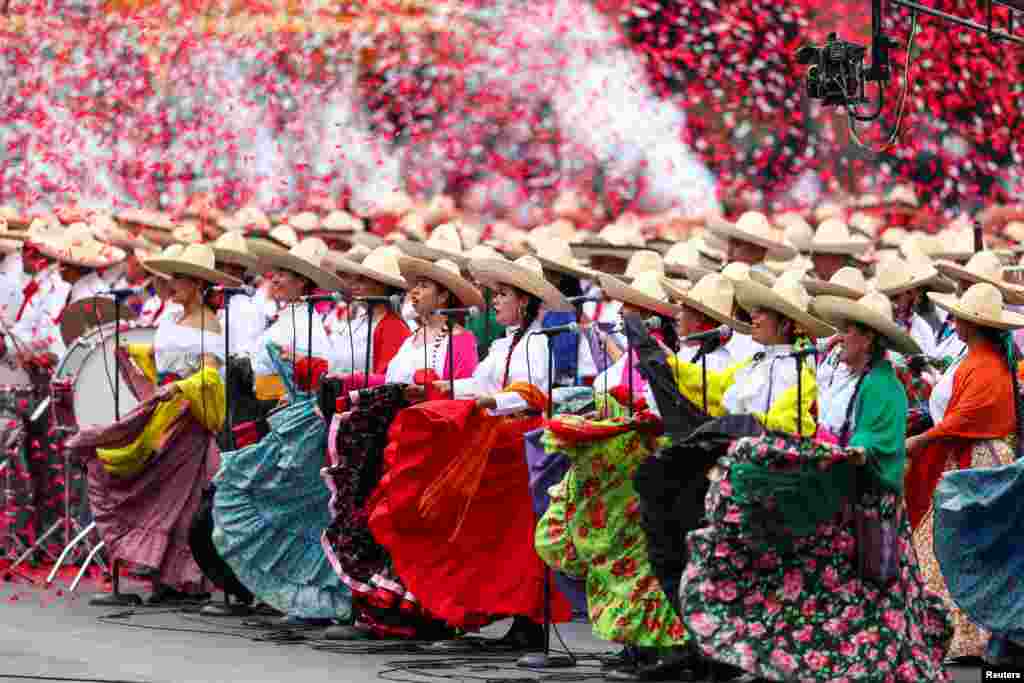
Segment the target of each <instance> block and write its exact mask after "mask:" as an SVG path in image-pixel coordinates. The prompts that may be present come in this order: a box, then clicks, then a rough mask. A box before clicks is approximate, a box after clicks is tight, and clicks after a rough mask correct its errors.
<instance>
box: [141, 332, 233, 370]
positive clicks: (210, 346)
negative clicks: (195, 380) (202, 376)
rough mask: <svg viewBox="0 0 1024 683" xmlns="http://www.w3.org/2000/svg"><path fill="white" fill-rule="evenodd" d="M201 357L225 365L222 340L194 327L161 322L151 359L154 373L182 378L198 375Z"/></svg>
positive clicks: (154, 339)
mask: <svg viewBox="0 0 1024 683" xmlns="http://www.w3.org/2000/svg"><path fill="white" fill-rule="evenodd" d="M203 354H210V355H211V356H215V357H216V358H217V359H218V360H220V362H221V363H223V362H224V337H223V336H222V335H219V334H214V333H213V332H209V331H204V330H200V329H197V328H195V327H187V326H185V325H180V324H179V323H178V322H177V321H175V320H166V319H165V320H164V321H163V322H161V323H160V326H159V327H157V328H156V336H155V337H154V338H153V355H154V356H155V359H156V371H157V372H159V373H161V374H163V373H167V372H171V373H174V374H175V375H178V376H179V377H181V378H183V379H184V378H186V377H189V376H191V375H193V374H195V373H196V372H198V371H199V369H200V367H201V366H202V357H203Z"/></svg>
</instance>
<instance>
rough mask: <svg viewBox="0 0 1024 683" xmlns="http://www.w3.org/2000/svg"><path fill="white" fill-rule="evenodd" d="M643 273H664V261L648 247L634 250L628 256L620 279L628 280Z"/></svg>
mask: <svg viewBox="0 0 1024 683" xmlns="http://www.w3.org/2000/svg"><path fill="white" fill-rule="evenodd" d="M644 273H657V274H658V275H664V274H665V261H664V259H662V257H661V254H659V253H658V252H656V251H651V250H650V249H644V250H642V251H637V252H634V253H633V255H632V256H630V257H629V262H628V263H627V264H626V272H625V273H623V274H622V276H621V279H623V280H626V281H627V282H628V281H630V280H634V279H636V278H637V277H639V276H640V275H642V274H644Z"/></svg>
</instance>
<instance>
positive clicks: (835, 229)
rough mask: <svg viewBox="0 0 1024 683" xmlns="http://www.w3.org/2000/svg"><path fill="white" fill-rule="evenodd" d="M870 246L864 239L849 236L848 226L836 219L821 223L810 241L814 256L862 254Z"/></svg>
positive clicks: (858, 236)
mask: <svg viewBox="0 0 1024 683" xmlns="http://www.w3.org/2000/svg"><path fill="white" fill-rule="evenodd" d="M870 246H871V242H870V241H868V239H867V238H866V237H862V236H860V235H851V234H850V226H848V225H847V224H846V223H845V222H844V221H841V220H839V219H838V218H830V219H828V220H826V221H823V222H822V223H821V225H819V226H818V229H817V231H815V233H814V237H813V238H812V239H811V253H814V254H842V255H855V254H863V253H864V252H865V251H867V249H868V247H870Z"/></svg>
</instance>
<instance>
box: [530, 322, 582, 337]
mask: <svg viewBox="0 0 1024 683" xmlns="http://www.w3.org/2000/svg"><path fill="white" fill-rule="evenodd" d="M589 326H590V325H580V324H579V323H566V324H565V325H555V326H554V327H546V328H544V329H543V330H534V331H533V332H531V333H530V334H531V335H535V334H543V335H545V336H548V337H555V336H558V335H560V334H562V333H563V332H579V331H580V330H581V329H584V328H586V327H589Z"/></svg>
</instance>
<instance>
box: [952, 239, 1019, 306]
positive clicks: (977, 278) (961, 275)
mask: <svg viewBox="0 0 1024 683" xmlns="http://www.w3.org/2000/svg"><path fill="white" fill-rule="evenodd" d="M935 267H936V268H937V269H938V270H939V272H941V273H942V274H943V275H945V276H946V277H949V278H952V279H954V280H960V281H962V282H970V283H978V282H988V283H989V284H992V285H995V286H996V287H998V288H999V289H1000V290H1002V292H1003V296H1005V297H1006V300H1007V303H1010V304H1013V305H1020V304H1024V287H1021V286H1020V285H1013V284H1010V283H1009V282H1006V281H1005V280H1004V279H1003V265H1002V262H1000V260H999V256H997V255H996V254H995V252H992V251H979V252H978V253H977V254H975V255H974V256H972V257H971V260H970V261H968V262H967V264H966V265H963V266H961V265H959V264H957V263H953V262H952V261H939V262H937V263H936V264H935Z"/></svg>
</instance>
